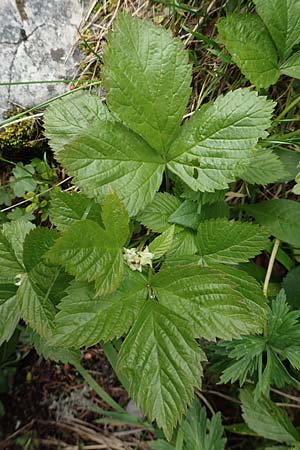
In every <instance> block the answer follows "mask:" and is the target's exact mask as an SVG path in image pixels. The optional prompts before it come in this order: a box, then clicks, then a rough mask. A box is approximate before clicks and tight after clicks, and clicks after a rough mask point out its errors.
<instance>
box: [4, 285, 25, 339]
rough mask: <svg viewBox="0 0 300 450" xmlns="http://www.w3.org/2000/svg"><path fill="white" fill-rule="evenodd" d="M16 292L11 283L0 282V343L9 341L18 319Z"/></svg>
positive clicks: (18, 309) (18, 310)
mask: <svg viewBox="0 0 300 450" xmlns="http://www.w3.org/2000/svg"><path fill="white" fill-rule="evenodd" d="M16 293H17V287H16V286H14V285H13V284H0V345H2V344H3V342H4V341H9V339H10V338H11V337H12V335H13V333H14V331H15V329H16V326H17V325H18V322H19V320H20V308H19V305H18V302H17V297H16Z"/></svg>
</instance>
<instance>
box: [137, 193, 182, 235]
mask: <svg viewBox="0 0 300 450" xmlns="http://www.w3.org/2000/svg"><path fill="white" fill-rule="evenodd" d="M180 205H181V201H180V200H179V198H177V197H175V196H174V195H171V194H169V193H168V192H158V193H157V194H155V196H154V198H153V200H152V202H151V203H149V205H147V206H146V208H145V209H144V210H143V211H141V212H140V213H139V214H138V216H137V220H138V221H139V222H141V223H142V224H143V225H145V227H147V228H150V229H151V230H152V231H154V232H155V233H163V232H164V231H166V230H167V229H168V228H169V227H170V223H169V217H170V216H171V214H173V213H174V212H175V211H176V210H177V208H179V206H180Z"/></svg>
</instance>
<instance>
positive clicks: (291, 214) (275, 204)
mask: <svg viewBox="0 0 300 450" xmlns="http://www.w3.org/2000/svg"><path fill="white" fill-rule="evenodd" d="M245 210H246V211H247V213H248V214H250V215H252V216H254V217H255V219H256V220H257V222H258V223H260V224H261V225H263V226H264V227H265V228H266V229H267V230H269V231H270V233H271V234H272V235H273V236H275V237H276V238H277V239H280V240H281V241H283V242H288V243H289V244H291V245H294V246H295V247H300V234H299V223H300V204H299V203H298V202H296V201H293V200H285V199H273V200H267V201H264V202H261V203H257V204H256V205H247V206H245Z"/></svg>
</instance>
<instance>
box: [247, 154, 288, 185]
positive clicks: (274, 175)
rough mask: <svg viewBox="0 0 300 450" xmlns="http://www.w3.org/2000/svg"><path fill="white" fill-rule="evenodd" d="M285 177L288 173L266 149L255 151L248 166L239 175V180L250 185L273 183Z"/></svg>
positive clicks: (278, 159) (274, 155) (277, 158)
mask: <svg viewBox="0 0 300 450" xmlns="http://www.w3.org/2000/svg"><path fill="white" fill-rule="evenodd" d="M287 176H288V172H287V170H286V168H285V167H284V165H283V164H282V162H281V160H280V158H279V157H278V156H277V155H276V153H274V152H273V151H272V150H270V149H267V148H257V149H255V150H254V151H253V154H252V156H251V157H250V159H249V164H248V165H247V167H246V168H243V170H242V171H241V173H240V177H241V179H242V180H244V181H247V182H248V183H250V184H268V183H275V182H276V181H281V180H282V179H285V178H286V177H287Z"/></svg>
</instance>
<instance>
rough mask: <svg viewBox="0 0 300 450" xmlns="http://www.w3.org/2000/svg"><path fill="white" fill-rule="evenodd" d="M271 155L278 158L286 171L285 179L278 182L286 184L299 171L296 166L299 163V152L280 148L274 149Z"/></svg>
mask: <svg viewBox="0 0 300 450" xmlns="http://www.w3.org/2000/svg"><path fill="white" fill-rule="evenodd" d="M275 140H276V136H275ZM273 153H275V154H276V155H277V156H278V157H279V159H280V161H281V163H282V164H283V166H284V168H285V170H286V171H287V175H286V177H284V178H282V179H280V180H279V181H281V182H287V181H291V180H293V179H294V178H295V177H296V175H297V173H298V171H299V169H298V165H299V163H300V152H297V151H294V150H290V149H287V148H283V147H280V148H277V149H276V148H275V149H274V150H273Z"/></svg>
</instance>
